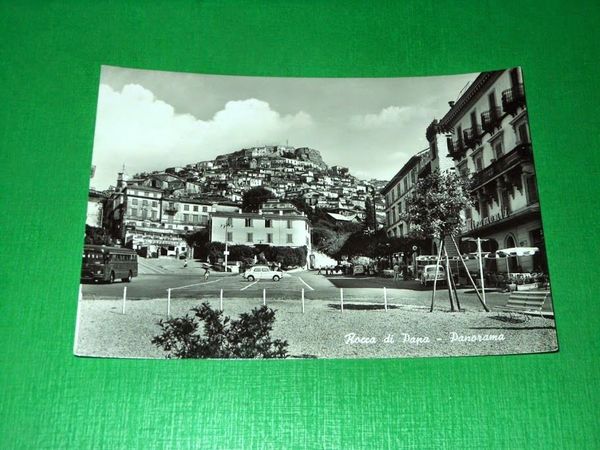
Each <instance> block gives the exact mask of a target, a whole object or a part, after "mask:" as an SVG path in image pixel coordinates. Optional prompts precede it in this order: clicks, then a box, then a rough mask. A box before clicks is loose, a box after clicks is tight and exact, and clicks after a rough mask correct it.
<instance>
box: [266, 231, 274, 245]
mask: <svg viewBox="0 0 600 450" xmlns="http://www.w3.org/2000/svg"><path fill="white" fill-rule="evenodd" d="M267 243H268V244H272V243H273V233H267Z"/></svg>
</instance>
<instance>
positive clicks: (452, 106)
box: [448, 100, 456, 108]
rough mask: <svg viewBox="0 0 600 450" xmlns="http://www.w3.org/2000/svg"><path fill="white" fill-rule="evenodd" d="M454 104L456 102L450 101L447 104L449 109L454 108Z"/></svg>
mask: <svg viewBox="0 0 600 450" xmlns="http://www.w3.org/2000/svg"><path fill="white" fill-rule="evenodd" d="M455 103H456V102H455V101H454V100H451V101H449V102H448V104H449V105H450V108H454V104H455Z"/></svg>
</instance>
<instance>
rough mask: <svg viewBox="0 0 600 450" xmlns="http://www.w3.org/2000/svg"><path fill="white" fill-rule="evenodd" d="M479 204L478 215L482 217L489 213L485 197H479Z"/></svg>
mask: <svg viewBox="0 0 600 450" xmlns="http://www.w3.org/2000/svg"><path fill="white" fill-rule="evenodd" d="M480 205H481V207H480V211H479V212H480V214H479V215H480V216H481V218H482V219H483V218H485V217H487V216H488V214H489V208H488V201H487V198H485V197H483V198H482V199H481V202H480Z"/></svg>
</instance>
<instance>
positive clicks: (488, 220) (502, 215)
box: [467, 209, 510, 231]
mask: <svg viewBox="0 0 600 450" xmlns="http://www.w3.org/2000/svg"><path fill="white" fill-rule="evenodd" d="M509 215H510V214H509V212H508V210H507V209H503V210H502V211H500V212H499V213H496V214H492V215H491V216H487V217H484V218H483V219H481V220H477V221H474V220H472V219H467V231H471V230H474V229H476V228H481V227H485V226H486V225H491V224H492V223H495V222H498V221H500V220H502V219H506V218H507V217H508V216H509Z"/></svg>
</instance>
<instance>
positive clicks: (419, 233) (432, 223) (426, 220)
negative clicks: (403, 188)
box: [400, 171, 473, 240]
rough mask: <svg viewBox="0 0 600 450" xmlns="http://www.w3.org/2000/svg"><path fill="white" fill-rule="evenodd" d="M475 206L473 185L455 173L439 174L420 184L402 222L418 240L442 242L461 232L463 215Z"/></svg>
mask: <svg viewBox="0 0 600 450" xmlns="http://www.w3.org/2000/svg"><path fill="white" fill-rule="evenodd" d="M472 205H473V199H472V197H471V195H470V194H469V183H468V181H466V180H463V179H462V178H461V177H460V176H459V175H457V174H456V173H454V172H448V173H443V174H442V173H440V172H439V171H435V172H433V173H431V174H429V175H428V176H426V177H425V178H420V179H419V180H418V181H417V184H416V186H415V189H414V191H413V195H412V196H410V197H409V198H408V200H407V202H406V209H405V211H404V212H403V213H402V214H400V218H401V219H402V220H404V221H406V222H408V223H410V224H411V229H410V235H411V236H413V237H416V238H421V239H423V238H435V239H442V240H443V238H444V237H446V236H452V235H455V234H457V233H459V232H460V231H461V227H462V221H461V220H462V219H461V216H460V214H461V212H462V211H463V210H464V209H465V208H467V207H471V206H472Z"/></svg>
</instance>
